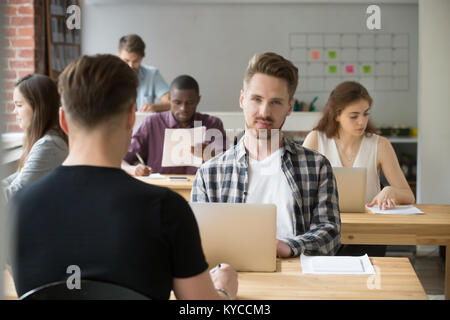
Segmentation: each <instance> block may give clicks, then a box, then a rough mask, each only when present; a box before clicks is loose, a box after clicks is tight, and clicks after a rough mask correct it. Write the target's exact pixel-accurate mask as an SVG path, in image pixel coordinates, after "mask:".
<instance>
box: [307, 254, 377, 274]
mask: <svg viewBox="0 0 450 320" xmlns="http://www.w3.org/2000/svg"><path fill="white" fill-rule="evenodd" d="M300 262H301V264H302V270H303V273H304V274H375V270H374V268H373V266H372V263H371V262H370V260H369V257H368V256H367V254H366V255H364V256H361V257H330V256H305V255H304V254H302V255H301V256H300Z"/></svg>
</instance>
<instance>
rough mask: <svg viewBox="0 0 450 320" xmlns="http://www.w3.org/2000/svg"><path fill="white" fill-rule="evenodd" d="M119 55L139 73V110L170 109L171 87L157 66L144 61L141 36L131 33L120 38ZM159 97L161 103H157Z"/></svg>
mask: <svg viewBox="0 0 450 320" xmlns="http://www.w3.org/2000/svg"><path fill="white" fill-rule="evenodd" d="M117 55H118V56H119V58H120V59H122V60H123V61H125V62H126V63H127V64H128V65H129V66H130V67H131V68H132V69H133V70H134V71H135V72H136V73H137V75H138V80H139V86H138V89H137V98H136V104H137V111H139V112H161V111H167V110H169V109H170V104H169V95H168V92H169V87H168V86H167V83H166V82H165V81H164V79H163V77H162V76H161V74H160V73H159V70H158V69H157V68H155V67H152V66H148V65H145V64H143V63H142V60H143V59H144V57H145V43H144V41H143V40H142V39H141V37H139V36H138V35H136V34H129V35H126V36H123V37H122V38H120V40H119V52H118V54H117ZM157 99H159V101H160V103H155V102H156V101H157Z"/></svg>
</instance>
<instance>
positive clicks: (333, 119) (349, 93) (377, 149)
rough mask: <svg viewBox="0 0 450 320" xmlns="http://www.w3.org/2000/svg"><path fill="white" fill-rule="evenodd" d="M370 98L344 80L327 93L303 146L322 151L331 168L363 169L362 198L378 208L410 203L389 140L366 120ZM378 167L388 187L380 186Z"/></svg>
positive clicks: (408, 192)
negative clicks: (319, 115) (365, 181)
mask: <svg viewBox="0 0 450 320" xmlns="http://www.w3.org/2000/svg"><path fill="white" fill-rule="evenodd" d="M371 106H372V98H371V97H370V95H369V93H368V92H367V90H366V89H365V88H364V87H363V86H362V85H361V84H359V83H357V82H353V81H346V82H343V83H341V84H339V85H338V86H337V87H336V88H335V89H334V90H333V91H332V92H331V94H330V97H329V98H328V101H327V104H326V106H325V108H324V110H323V113H322V117H321V119H320V120H319V122H318V124H317V126H316V127H315V128H314V129H313V131H311V132H310V133H309V134H308V136H307V137H306V139H305V141H304V143H303V146H304V147H306V148H310V149H314V150H317V151H318V152H320V153H322V154H324V155H325V156H326V157H327V158H328V160H329V161H330V163H331V165H332V166H333V167H365V168H367V188H366V190H367V191H366V201H367V205H368V206H373V205H377V206H378V207H379V208H381V209H389V208H393V207H395V206H396V205H399V204H410V203H414V202H415V199H414V194H413V193H412V191H411V188H410V187H409V185H408V182H407V181H406V178H405V176H404V175H403V172H402V170H401V168H400V165H399V163H398V159H397V156H396V154H395V151H394V149H393V148H392V145H391V143H390V142H389V140H387V139H386V138H384V137H381V136H379V135H377V134H376V129H375V127H374V126H373V125H372V124H371V123H370V122H369V112H370V108H371ZM380 169H381V170H383V173H384V175H385V177H386V179H387V181H388V182H389V186H386V187H384V188H383V189H382V190H381V188H380Z"/></svg>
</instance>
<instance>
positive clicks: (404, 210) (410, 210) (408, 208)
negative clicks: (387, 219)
mask: <svg viewBox="0 0 450 320" xmlns="http://www.w3.org/2000/svg"><path fill="white" fill-rule="evenodd" d="M366 208H367V209H369V210H370V211H372V212H373V213H377V214H423V211H421V210H419V209H418V208H416V207H415V206H413V205H403V206H395V208H392V209H386V210H381V209H378V206H373V207H367V206H366Z"/></svg>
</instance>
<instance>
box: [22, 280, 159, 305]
mask: <svg viewBox="0 0 450 320" xmlns="http://www.w3.org/2000/svg"><path fill="white" fill-rule="evenodd" d="M19 299H20V300H151V299H150V298H149V297H147V296H144V295H142V294H140V293H138V292H136V291H133V290H131V289H128V288H125V287H122V286H120V285H116V284H112V283H106V282H100V281H93V280H81V288H80V289H68V288H67V283H66V281H59V282H53V283H49V284H46V285H43V286H41V287H38V288H36V289H33V290H30V291H28V292H27V293H25V294H23V295H22V296H21V297H20V298H19Z"/></svg>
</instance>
